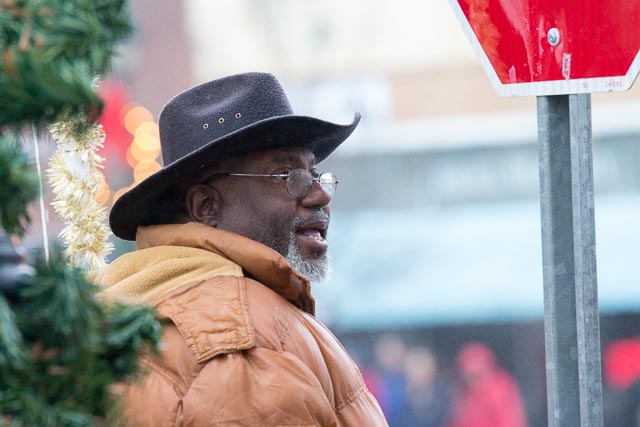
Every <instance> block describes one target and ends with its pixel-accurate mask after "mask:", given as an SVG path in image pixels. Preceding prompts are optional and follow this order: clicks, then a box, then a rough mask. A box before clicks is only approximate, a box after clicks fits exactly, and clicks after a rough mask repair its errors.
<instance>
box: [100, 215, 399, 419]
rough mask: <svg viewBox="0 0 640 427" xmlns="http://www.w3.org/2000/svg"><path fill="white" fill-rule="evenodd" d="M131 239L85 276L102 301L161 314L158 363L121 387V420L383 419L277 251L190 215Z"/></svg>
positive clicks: (305, 287)
mask: <svg viewBox="0 0 640 427" xmlns="http://www.w3.org/2000/svg"><path fill="white" fill-rule="evenodd" d="M136 243H137V249H138V250H137V251H135V252H132V253H129V254H126V255H123V256H122V257H120V258H118V259H117V260H116V261H114V262H113V263H112V264H110V265H109V266H107V267H105V268H104V269H102V270H101V271H100V272H99V273H98V274H97V275H96V276H95V277H94V280H95V281H96V282H97V283H99V284H101V285H102V286H104V287H106V289H105V290H104V291H103V292H102V296H103V297H104V298H105V299H107V300H120V301H125V302H146V303H150V304H152V305H153V306H154V307H156V310H157V313H158V316H159V318H160V319H161V320H162V321H163V322H164V339H163V346H162V350H161V354H162V357H161V359H158V358H155V359H152V358H145V359H144V361H143V366H144V367H145V368H146V370H147V372H148V373H147V375H146V376H145V377H143V379H142V381H141V382H139V383H135V384H132V385H129V386H128V388H127V392H126V398H125V403H124V406H125V408H124V413H125V418H126V419H127V420H128V422H129V423H130V424H131V425H133V426H140V427H143V426H149V427H164V426H183V427H203V426H219V427H227V426H229V427H230V426H260V427H276V426H279V427H285V426H286V427H294V426H300V427H307V426H309V427H311V426H322V427H347V426H354V427H355V426H358V427H377V426H386V425H387V423H386V421H385V419H384V416H383V415H382V412H381V411H380V407H379V406H378V403H377V402H376V401H375V399H374V398H373V396H372V395H371V393H369V391H368V390H367V388H366V386H365V385H364V382H363V380H362V376H361V375H360V372H359V371H358V368H357V367H356V366H355V364H354V363H353V361H352V360H351V359H350V358H349V356H348V355H347V353H346V352H345V350H344V349H343V347H342V346H341V345H340V343H339V342H338V341H337V339H336V338H335V337H334V336H333V335H332V334H331V332H329V330H328V329H327V328H326V327H325V326H324V325H323V324H322V323H320V322H319V321H318V320H317V319H316V318H315V317H314V316H313V313H314V303H313V298H312V297H311V295H310V288H309V283H308V281H306V279H305V278H303V277H302V276H300V275H299V274H297V273H296V272H295V271H293V270H292V269H291V267H290V266H289V264H288V263H287V262H286V261H285V260H284V258H282V257H281V256H280V255H279V254H278V253H276V252H275V251H273V250H272V249H270V248H268V247H266V246H264V245H262V244H260V243H257V242H254V241H252V240H249V239H246V238H244V237H241V236H239V235H236V234H233V233H229V232H225V231H221V230H217V229H215V228H211V227H208V226H205V225H202V224H196V223H189V224H182V225H162V226H152V227H142V228H139V229H138V234H137V242H136Z"/></svg>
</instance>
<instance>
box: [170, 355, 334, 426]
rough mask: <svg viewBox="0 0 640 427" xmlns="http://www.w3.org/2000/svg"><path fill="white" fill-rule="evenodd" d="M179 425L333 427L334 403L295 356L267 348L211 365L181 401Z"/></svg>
mask: <svg viewBox="0 0 640 427" xmlns="http://www.w3.org/2000/svg"><path fill="white" fill-rule="evenodd" d="M177 419H178V420H179V421H181V422H179V423H177V424H176V425H181V426H183V427H202V426H219V427H225V426H256V427H258V426H260V427H284V426H299V427H307V426H308V427H312V426H314V427H315V426H322V427H332V426H334V427H335V426H337V421H336V417H335V413H334V410H333V407H332V404H331V403H330V402H329V400H328V399H327V397H326V394H325V393H324V391H323V389H322V386H321V385H320V382H319V381H318V379H317V378H316V377H315V376H314V374H313V373H312V372H311V371H310V370H309V369H308V368H307V367H306V366H305V365H304V364H303V363H302V362H300V360H298V359H297V358H296V357H295V356H293V355H291V354H290V353H287V352H279V351H272V350H267V349H263V348H253V349H250V350H246V351H242V352H235V353H229V354H225V355H220V356H218V357H215V358H213V359H211V360H210V361H209V362H207V365H206V366H205V367H204V368H203V369H202V371H201V372H200V373H199V374H198V377H197V378H196V379H195V380H194V381H193V383H192V384H191V387H190V389H189V390H188V392H187V394H186V395H185V396H184V398H183V399H182V404H181V407H180V409H179V413H178V416H177Z"/></svg>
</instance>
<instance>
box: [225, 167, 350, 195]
mask: <svg viewBox="0 0 640 427" xmlns="http://www.w3.org/2000/svg"><path fill="white" fill-rule="evenodd" d="M217 175H223V176H258V177H271V178H280V179H282V180H285V181H286V182H287V191H288V192H289V194H291V195H292V196H294V197H298V198H302V197H306V196H307V195H309V193H311V187H313V183H314V182H317V183H318V184H320V186H322V188H323V189H324V191H325V192H327V194H329V196H331V197H333V195H334V194H335V192H336V187H337V186H338V178H337V177H336V176H335V174H333V173H331V172H324V173H317V172H310V171H308V170H307V169H292V170H290V171H289V172H287V173H277V174H259V173H218V174H215V175H214V176H217Z"/></svg>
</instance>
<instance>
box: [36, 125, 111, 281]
mask: <svg viewBox="0 0 640 427" xmlns="http://www.w3.org/2000/svg"><path fill="white" fill-rule="evenodd" d="M49 132H51V136H53V139H54V140H55V141H56V144H57V149H56V151H55V153H54V154H53V156H52V157H51V160H50V161H49V169H48V170H47V176H48V178H49V184H50V185H51V187H52V189H53V193H54V194H55V198H54V201H53V202H52V203H51V205H52V206H53V207H54V209H55V211H56V213H57V214H58V215H59V216H60V217H61V218H62V219H63V220H64V222H65V223H66V226H65V227H64V228H63V230H62V232H61V233H60V238H61V239H62V241H63V242H64V244H65V246H66V249H65V253H66V255H67V257H68V259H69V262H70V263H71V265H73V266H75V267H78V268H81V269H84V270H93V269H96V268H98V267H100V266H102V265H104V264H105V258H106V256H107V255H109V253H110V252H111V251H112V250H113V245H112V244H111V242H109V236H110V231H109V228H108V227H107V226H106V224H105V219H106V216H107V210H106V208H105V207H104V206H101V205H100V204H99V203H98V202H97V201H96V200H95V196H96V194H97V193H98V191H100V188H101V186H102V185H103V182H104V175H103V174H102V172H101V170H100V169H101V168H102V164H103V163H104V158H102V157H100V156H99V155H98V154H97V150H98V149H100V148H101V147H102V145H103V143H104V139H105V134H104V131H103V130H102V126H101V125H99V124H97V123H93V122H89V121H86V120H85V118H84V117H66V118H65V119H63V120H61V121H59V122H57V123H54V124H52V125H50V126H49Z"/></svg>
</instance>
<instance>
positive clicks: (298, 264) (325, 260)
mask: <svg viewBox="0 0 640 427" xmlns="http://www.w3.org/2000/svg"><path fill="white" fill-rule="evenodd" d="M285 259H286V260H287V261H288V262H289V265H290V266H291V267H293V269H294V270H296V271H297V272H298V273H300V274H302V275H303V276H305V277H306V278H307V279H309V281H310V282H324V281H326V280H328V279H329V276H330V275H331V262H330V260H329V255H328V254H326V253H325V254H324V255H322V256H321V257H319V258H318V259H316V260H314V261H309V260H308V259H305V258H304V256H303V255H302V252H301V251H300V248H299V247H298V245H297V244H296V233H295V232H292V233H291V238H290V239H289V249H288V251H287V255H286V256H285Z"/></svg>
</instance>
